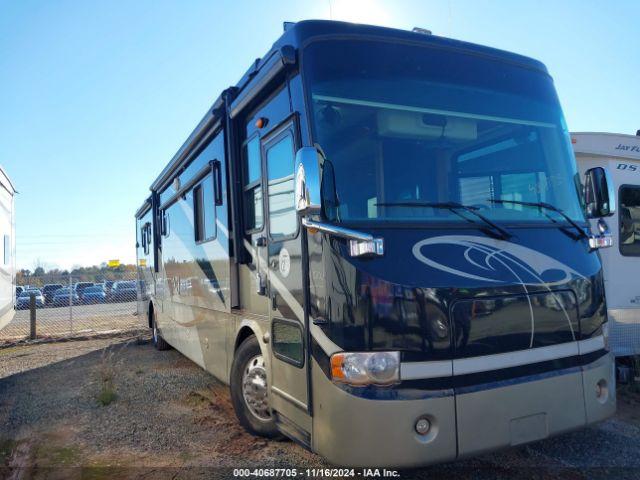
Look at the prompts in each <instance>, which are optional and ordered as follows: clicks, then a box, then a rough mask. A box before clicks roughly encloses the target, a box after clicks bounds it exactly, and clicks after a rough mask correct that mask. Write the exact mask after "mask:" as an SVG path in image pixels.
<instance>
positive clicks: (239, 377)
mask: <svg viewBox="0 0 640 480" xmlns="http://www.w3.org/2000/svg"><path fill="white" fill-rule="evenodd" d="M230 384H231V402H232V403H233V409H234V410H235V412H236V417H238V421H239V422H240V425H242V426H243V427H244V429H245V430H247V431H248V432H249V433H252V434H254V435H259V436H261V437H268V438H273V437H277V436H279V433H278V429H277V427H276V422H275V419H274V418H273V415H272V413H271V407H270V405H269V393H268V384H267V371H266V368H265V365H264V357H263V355H262V351H261V350H260V345H259V343H258V339H257V338H256V337H255V336H251V337H248V338H247V339H245V340H244V342H242V344H241V345H240V347H238V350H236V354H235V356H234V358H233V364H232V365H231V379H230Z"/></svg>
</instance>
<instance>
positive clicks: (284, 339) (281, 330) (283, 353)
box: [271, 318, 304, 367]
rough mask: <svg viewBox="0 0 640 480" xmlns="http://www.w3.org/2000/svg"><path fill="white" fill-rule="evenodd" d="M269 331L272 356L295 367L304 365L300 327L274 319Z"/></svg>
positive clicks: (294, 323)
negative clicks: (271, 338)
mask: <svg viewBox="0 0 640 480" xmlns="http://www.w3.org/2000/svg"><path fill="white" fill-rule="evenodd" d="M271 329H272V337H273V353H274V355H275V356H276V357H278V358H279V359H281V360H284V361H285V362H288V363H291V364H293V365H295V366H296V367H302V366H303V365H304V344H303V342H302V330H301V329H300V325H299V324H298V323H296V322H289V321H286V320H281V319H278V318H274V319H273V323H272V325H271Z"/></svg>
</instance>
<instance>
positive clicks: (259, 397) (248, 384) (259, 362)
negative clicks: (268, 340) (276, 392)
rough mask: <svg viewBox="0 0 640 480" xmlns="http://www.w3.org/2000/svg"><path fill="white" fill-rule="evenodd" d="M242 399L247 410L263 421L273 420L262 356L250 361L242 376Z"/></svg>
mask: <svg viewBox="0 0 640 480" xmlns="http://www.w3.org/2000/svg"><path fill="white" fill-rule="evenodd" d="M242 397H243V398H244V403H245V404H246V405H247V408H248V409H249V411H250V412H251V413H252V415H253V416H255V417H256V418H257V419H259V420H261V421H268V420H271V412H270V411H269V399H268V392H267V370H266V369H265V367H264V358H263V357H262V355H256V356H255V357H252V358H251V360H249V361H248V362H247V363H246V364H245V367H244V372H243V374H242Z"/></svg>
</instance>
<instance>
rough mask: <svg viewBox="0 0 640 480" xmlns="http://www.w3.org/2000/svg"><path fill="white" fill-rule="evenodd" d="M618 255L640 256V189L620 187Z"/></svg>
mask: <svg viewBox="0 0 640 480" xmlns="http://www.w3.org/2000/svg"><path fill="white" fill-rule="evenodd" d="M619 197H620V213H619V215H618V218H619V228H620V253H622V255H625V256H629V257H638V256H640V187H632V186H623V187H620V195H619Z"/></svg>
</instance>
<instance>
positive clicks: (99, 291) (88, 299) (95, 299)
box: [82, 285, 107, 305]
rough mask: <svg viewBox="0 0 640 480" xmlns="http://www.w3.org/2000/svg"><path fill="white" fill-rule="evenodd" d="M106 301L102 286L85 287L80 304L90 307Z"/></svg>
mask: <svg viewBox="0 0 640 480" xmlns="http://www.w3.org/2000/svg"><path fill="white" fill-rule="evenodd" d="M106 301H107V294H106V293H105V291H104V288H103V287H102V285H94V286H92V287H87V288H85V289H84V290H83V291H82V303H83V304H85V305H91V304H94V303H105V302H106Z"/></svg>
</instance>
